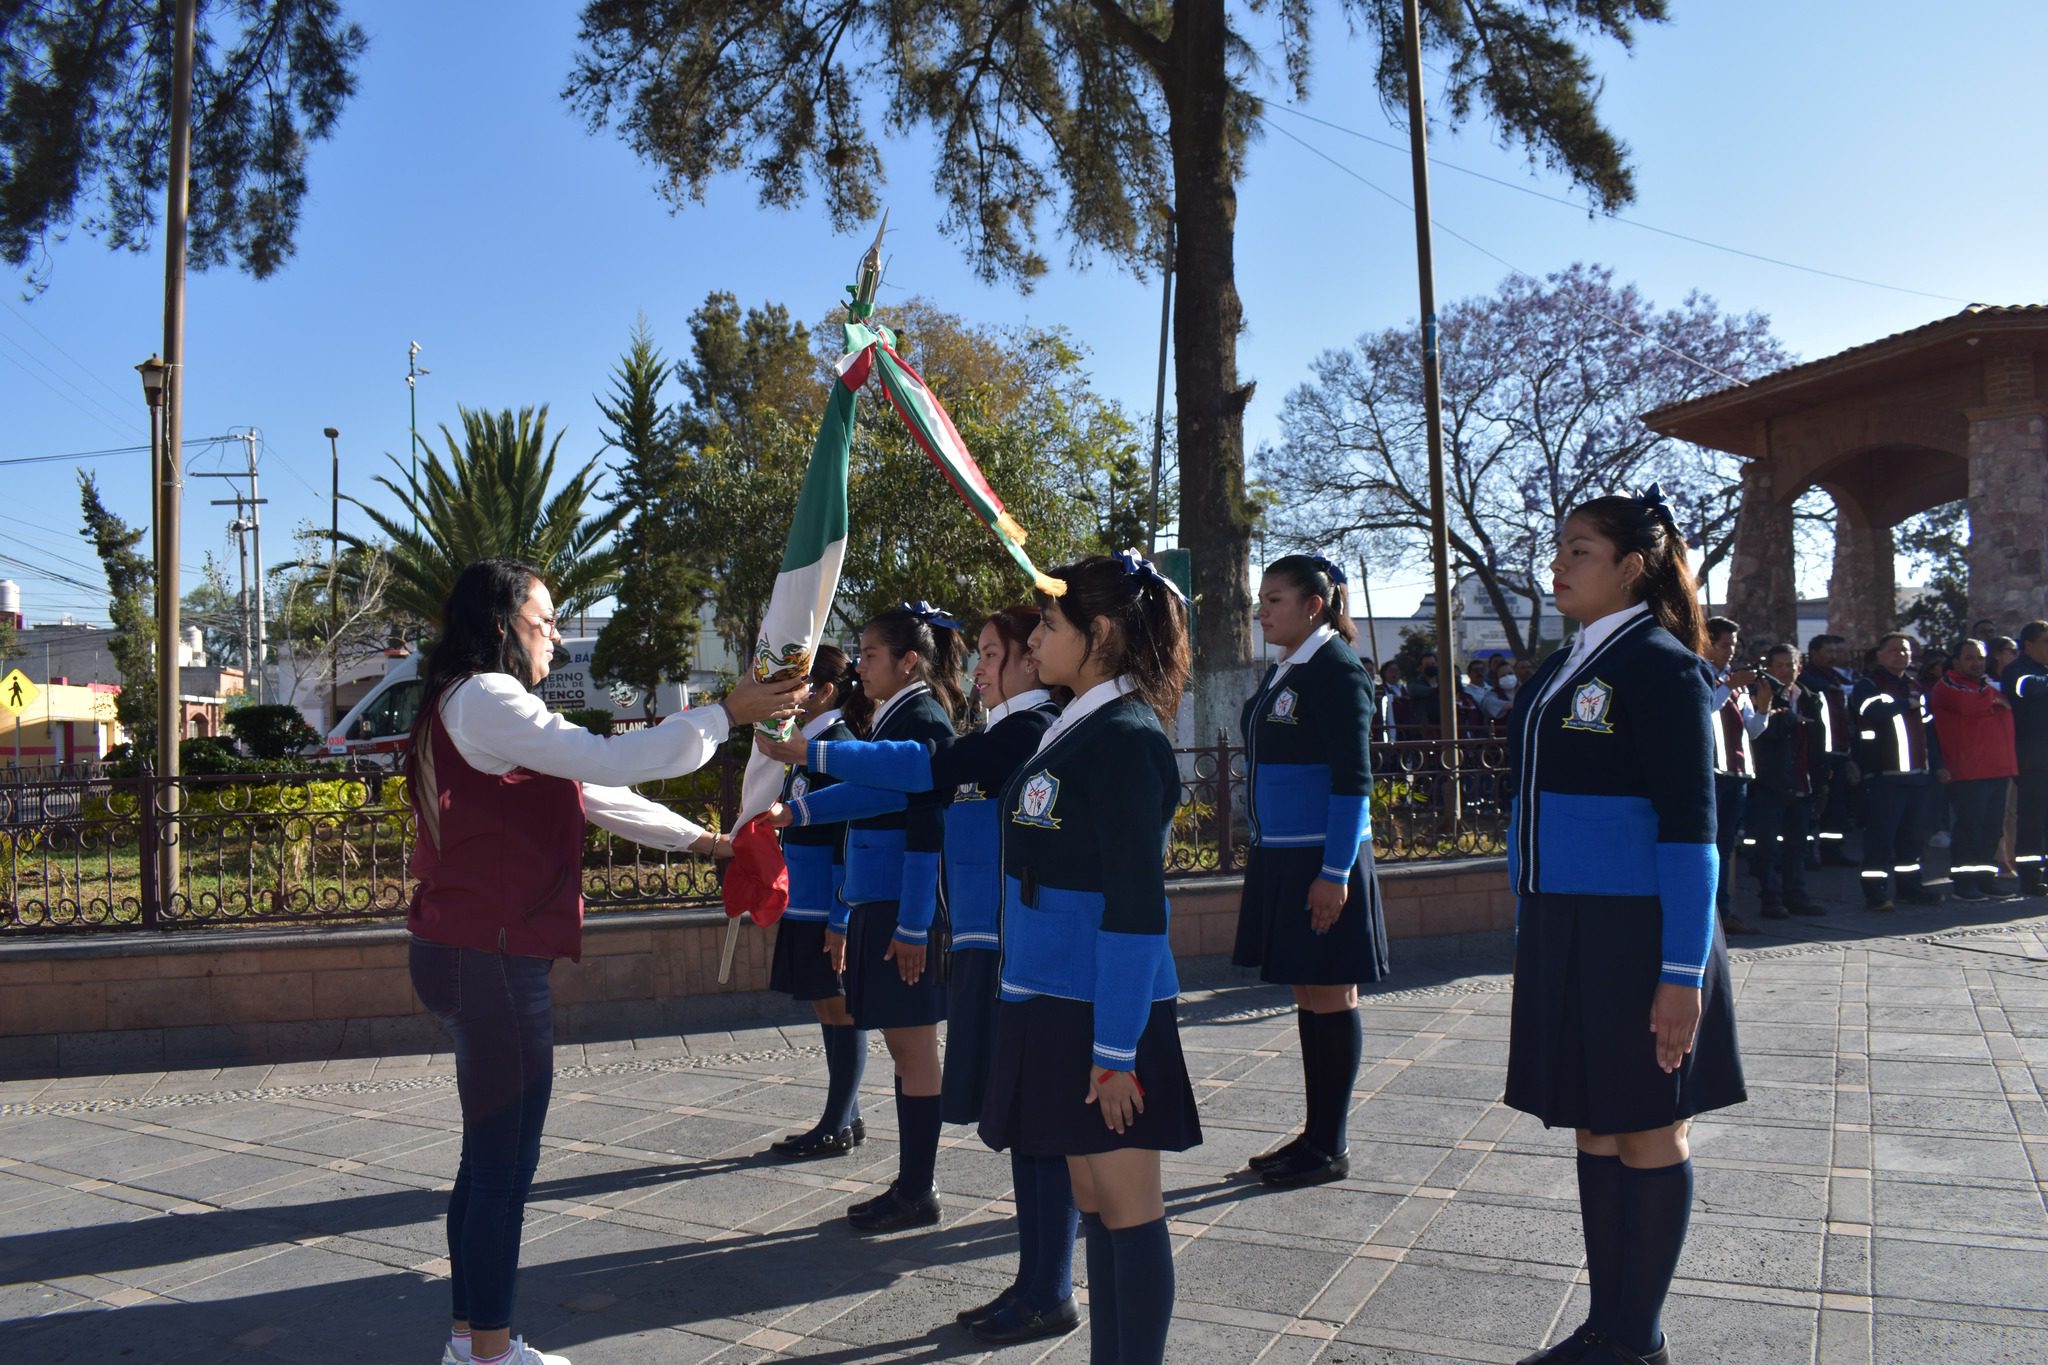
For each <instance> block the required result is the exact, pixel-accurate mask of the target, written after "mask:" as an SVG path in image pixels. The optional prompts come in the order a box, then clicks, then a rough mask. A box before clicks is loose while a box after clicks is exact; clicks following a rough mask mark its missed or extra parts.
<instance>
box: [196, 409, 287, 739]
mask: <svg viewBox="0 0 2048 1365" xmlns="http://www.w3.org/2000/svg"><path fill="white" fill-rule="evenodd" d="M235 439H236V440H239V441H246V442H247V443H248V447H249V468H248V469H247V470H246V471H241V472H230V471H227V470H218V471H207V472H202V473H195V474H194V475H193V476H192V477H193V478H195V479H242V478H246V479H248V481H249V492H248V493H247V495H246V496H245V495H244V494H242V493H239V492H238V493H236V494H235V496H233V497H232V498H215V499H214V500H213V502H212V505H213V506H215V507H232V508H234V509H235V519H234V521H233V522H231V523H229V525H228V531H229V533H230V534H232V535H233V536H234V537H235V543H236V545H237V546H238V547H240V550H241V559H242V687H243V688H244V689H245V690H246V691H247V692H248V694H249V695H251V696H253V697H254V698H255V699H256V700H257V701H259V702H262V701H268V700H269V699H270V698H269V695H268V692H269V689H267V688H266V687H264V685H263V673H264V662H263V661H264V658H265V657H266V654H265V651H266V649H267V646H268V638H269V637H268V632H267V631H265V629H264V626H263V615H264V599H263V524H262V523H263V513H262V510H261V509H262V507H263V505H264V504H265V503H267V502H268V501H270V500H269V499H268V498H262V497H258V496H257V492H258V490H257V486H256V442H257V440H258V439H259V438H258V435H257V432H256V429H255V428H254V427H251V428H250V429H249V430H248V431H247V432H245V433H243V434H242V435H240V436H238V437H236V438H235ZM245 513H246V515H244V514H245ZM245 536H246V537H248V540H244V537H245ZM251 540H252V541H254V543H255V556H256V577H255V581H254V584H253V585H252V584H251V582H250V577H249V553H250V545H249V541H251Z"/></svg>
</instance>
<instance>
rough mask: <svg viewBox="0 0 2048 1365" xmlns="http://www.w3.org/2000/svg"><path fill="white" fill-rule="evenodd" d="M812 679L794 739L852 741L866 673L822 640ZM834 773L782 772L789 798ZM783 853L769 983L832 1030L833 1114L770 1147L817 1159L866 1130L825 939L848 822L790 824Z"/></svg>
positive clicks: (862, 1049) (857, 1069)
mask: <svg viewBox="0 0 2048 1365" xmlns="http://www.w3.org/2000/svg"><path fill="white" fill-rule="evenodd" d="M810 682H811V690H810V695H809V696H808V697H806V698H805V700H804V704H803V709H802V710H801V711H799V712H798V713H797V718H798V719H799V720H800V721H802V722H803V724H802V728H801V730H800V731H799V733H798V735H797V736H795V737H794V739H795V742H796V743H798V744H799V745H801V744H804V743H807V742H811V741H834V740H850V739H853V738H854V737H855V736H854V732H853V730H852V728H851V727H849V726H848V725H847V723H846V720H845V716H844V713H843V708H844V707H845V705H846V703H847V702H848V700H849V699H850V698H852V696H853V695H854V692H855V689H856V688H857V687H858V686H859V674H858V673H856V672H855V670H854V667H853V661H852V660H851V659H849V658H847V656H846V651H845V650H843V649H840V648H838V647H837V646H836V645H821V646H820V647H819V649H818V652H817V655H816V656H815V657H814V658H813V659H812V660H811V671H810ZM836 780H837V779H835V778H832V777H828V776H826V775H824V774H822V773H818V772H814V771H812V770H810V769H808V768H804V767H802V766H798V767H794V768H791V769H790V770H789V775H788V776H787V777H786V778H784V779H783V783H782V800H783V801H784V802H788V801H800V800H802V799H803V798H804V797H805V796H808V795H810V794H811V793H813V792H820V791H823V790H824V789H825V788H827V787H829V786H831V785H832V784H833V783H834V782H835V781H836ZM782 860H783V862H784V863H786V864H787V865H788V867H789V908H788V909H787V910H785V911H783V912H782V918H781V919H779V920H777V921H776V922H775V956H774V959H773V960H772V962H771V963H770V965H769V969H768V989H769V990H772V991H781V992H782V993H783V994H785V995H787V996H789V997H790V998H791V999H793V1000H797V1001H802V1002H805V1003H808V1004H809V1005H810V1006H811V1008H812V1009H813V1010H814V1011H816V1013H817V1016H818V1028H819V1029H820V1031H821V1032H823V1034H824V1037H825V1112H824V1114H823V1115H822V1116H820V1118H819V1119H818V1123H817V1126H816V1127H815V1128H812V1129H811V1130H810V1131H809V1132H807V1133H799V1134H796V1135H795V1136H793V1137H786V1138H783V1139H782V1140H781V1141H779V1142H776V1143H774V1144H773V1145H772V1146H771V1147H770V1150H771V1151H773V1152H774V1153H775V1155H777V1156H779V1157H781V1158H783V1159H784V1160H785V1161H813V1160H816V1159H818V1158H820V1157H834V1156H844V1155H846V1154H847V1153H848V1152H850V1151H852V1150H853V1149H854V1147H855V1146H856V1145H858V1144H859V1143H860V1142H861V1141H862V1140H863V1139H865V1138H866V1136H867V1126H866V1125H865V1124H863V1123H862V1122H861V1118H860V1082H861V1077H862V1076H863V1075H864V1074H865V1072H866V1070H867V1056H868V1036H867V1034H866V1033H865V1032H863V1031H862V1030H861V1029H859V1028H856V1027H855V1026H854V1022H853V1016H852V1015H851V1014H848V1013H847V1011H846V993H845V988H844V986H843V984H842V983H841V981H840V979H839V973H838V972H837V971H836V970H834V968H833V965H832V954H831V949H830V948H829V947H828V946H827V944H826V942H825V935H826V927H827V925H828V923H829V922H830V920H831V918H832V909H833V907H834V906H836V905H838V904H839V888H840V884H841V883H842V882H843V881H844V880H845V878H846V825H845V823H844V822H834V823H831V824H817V825H804V826H801V827H800V828H797V829H789V830H784V831H783V834H782Z"/></svg>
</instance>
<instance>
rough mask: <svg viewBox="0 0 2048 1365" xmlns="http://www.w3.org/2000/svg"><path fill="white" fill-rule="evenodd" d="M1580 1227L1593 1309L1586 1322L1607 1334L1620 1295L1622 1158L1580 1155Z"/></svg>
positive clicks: (1588, 1313)
mask: <svg viewBox="0 0 2048 1365" xmlns="http://www.w3.org/2000/svg"><path fill="white" fill-rule="evenodd" d="M1579 1226H1580V1227H1581V1228H1582V1229H1584V1231H1585V1236H1586V1280H1587V1282H1588V1284H1589V1285H1590V1286H1591V1290H1592V1300H1593V1303H1592V1307H1591V1308H1590V1309H1589V1310H1588V1311H1587V1313H1586V1322H1587V1324H1588V1325H1590V1326H1591V1327H1592V1328H1593V1329H1594V1330H1595V1331H1598V1332H1604V1331H1607V1330H1609V1322H1610V1319H1611V1318H1612V1317H1613V1312H1614V1299H1615V1296H1616V1295H1618V1294H1619V1293H1620V1292H1621V1158H1620V1157H1618V1156H1594V1155H1593V1154H1592V1153H1590V1152H1580V1153H1579Z"/></svg>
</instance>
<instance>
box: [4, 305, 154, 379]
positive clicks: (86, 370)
mask: <svg viewBox="0 0 2048 1365" xmlns="http://www.w3.org/2000/svg"><path fill="white" fill-rule="evenodd" d="M0 304H5V305H6V308H7V311H8V312H10V313H12V314H14V316H16V317H18V318H20V319H21V325H22V326H24V327H26V328H28V329H29V330H30V331H31V332H34V333H35V334H36V335H37V336H39V337H41V338H42V339H43V342H44V344H45V345H47V346H48V347H49V348H50V349H51V350H53V351H55V352H56V353H57V354H58V355H61V356H63V357H64V358H65V359H66V360H68V361H70V362H71V363H72V364H74V365H76V366H77V367H78V369H79V372H80V373H82V374H84V375H86V376H87V377H88V378H90V379H91V380H92V382H93V383H95V384H97V385H99V386H100V387H101V388H103V389H105V390H106V391H107V392H108V393H109V394H111V395H113V397H114V400H115V401H116V402H126V401H127V399H124V398H123V397H122V395H121V392H120V391H119V390H118V389H116V388H115V387H114V386H113V385H112V384H109V383H108V382H107V381H106V380H105V379H104V378H103V377H102V376H101V375H100V372H99V371H98V370H96V369H94V368H93V367H92V366H90V365H88V364H86V363H85V362H84V361H82V360H80V359H79V358H78V357H77V356H75V355H73V354H71V352H69V351H67V350H65V349H64V348H63V347H62V346H59V345H58V344H57V342H56V341H55V339H53V338H52V337H51V336H50V334H49V333H47V332H45V331H44V330H43V329H42V328H40V327H38V326H36V325H35V323H34V322H33V321H31V320H30V318H29V315H28V314H26V313H24V312H22V311H21V310H20V309H19V308H16V307H15V306H14V305H13V304H11V303H7V301H6V300H5V299H0ZM129 397H133V395H132V394H131V395H129Z"/></svg>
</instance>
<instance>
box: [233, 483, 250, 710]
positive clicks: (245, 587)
mask: <svg viewBox="0 0 2048 1365" xmlns="http://www.w3.org/2000/svg"><path fill="white" fill-rule="evenodd" d="M235 554H236V556H237V557H238V558H239V559H240V561H241V567H242V601H241V617H242V686H243V687H244V688H247V687H248V685H249V677H250V674H251V672H252V668H251V664H252V661H253V658H254V656H253V655H252V654H251V652H250V649H249V523H248V519H247V518H245V517H244V516H243V515H242V499H241V498H239V497H237V498H236V499H235Z"/></svg>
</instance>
